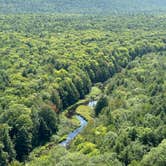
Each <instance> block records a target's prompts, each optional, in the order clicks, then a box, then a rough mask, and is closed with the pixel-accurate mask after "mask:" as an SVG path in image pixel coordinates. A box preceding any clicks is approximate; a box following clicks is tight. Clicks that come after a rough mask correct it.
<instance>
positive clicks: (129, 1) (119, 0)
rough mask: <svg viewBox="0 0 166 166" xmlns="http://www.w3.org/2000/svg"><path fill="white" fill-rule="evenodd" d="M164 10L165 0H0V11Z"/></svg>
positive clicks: (165, 9)
mask: <svg viewBox="0 0 166 166" xmlns="http://www.w3.org/2000/svg"><path fill="white" fill-rule="evenodd" d="M138 12H166V0H0V13H5V14H8V13H9V14H10V13H69V14H71V13H73V14H110V13H138Z"/></svg>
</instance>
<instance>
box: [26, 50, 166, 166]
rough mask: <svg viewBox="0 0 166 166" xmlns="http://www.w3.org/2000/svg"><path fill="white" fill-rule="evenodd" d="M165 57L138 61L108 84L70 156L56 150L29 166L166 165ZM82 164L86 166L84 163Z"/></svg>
mask: <svg viewBox="0 0 166 166" xmlns="http://www.w3.org/2000/svg"><path fill="white" fill-rule="evenodd" d="M165 70H166V52H159V53H150V54H146V55H144V56H143V57H137V58H136V59H135V60H134V61H132V62H130V63H129V64H128V65H127V67H126V69H123V70H122V72H120V73H118V74H116V75H115V76H113V77H112V78H111V79H110V80H109V81H107V83H106V86H105V88H104V93H103V94H102V95H101V97H100V99H99V101H98V104H97V105H96V108H95V109H94V113H93V112H92V114H91V116H92V117H93V118H94V121H93V123H90V124H89V126H88V127H87V128H86V129H85V130H84V132H83V133H82V134H81V135H80V136H78V137H77V138H76V139H75V140H74V141H73V143H72V145H71V147H70V151H66V150H64V149H63V148H61V147H57V146H55V147H54V148H53V149H52V150H51V151H49V152H47V153H46V154H45V153H43V154H42V155H41V156H40V157H39V158H36V157H35V155H34V154H31V160H32V161H31V162H30V163H29V164H28V165H30V166H36V165H50V166H53V165H55V164H56V165H57V166H61V165H66V166H67V165H68V166H73V165H74V166H75V165H77V166H79V165H87V166H93V165H94V166H96V165H97V166H101V165H104V166H106V165H110V166H112V165H115V166H122V165H130V166H164V165H165V164H166V158H165V157H166V139H165V138H166V115H165V114H166V112H165V108H166V93H165V92H166V82H165V80H166V72H165ZM85 163H86V164H85Z"/></svg>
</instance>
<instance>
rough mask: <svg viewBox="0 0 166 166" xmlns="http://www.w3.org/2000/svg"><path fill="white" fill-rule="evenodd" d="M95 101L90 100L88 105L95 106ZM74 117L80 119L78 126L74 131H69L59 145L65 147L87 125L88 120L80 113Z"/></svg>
mask: <svg viewBox="0 0 166 166" xmlns="http://www.w3.org/2000/svg"><path fill="white" fill-rule="evenodd" d="M96 103H97V101H91V102H89V104H88V106H90V107H92V108H93V107H95V105H96ZM76 118H77V119H78V120H79V121H80V127H78V128H77V129H75V130H74V131H72V132H70V133H69V134H68V136H67V138H66V140H64V141H63V142H61V143H60V144H59V145H61V146H64V147H67V146H68V145H69V144H70V143H71V141H72V140H73V139H74V138H75V137H76V136H77V135H78V134H79V133H80V132H81V131H82V130H83V129H84V128H85V127H86V126H87V124H88V122H87V121H86V120H85V119H84V118H83V117H82V116H80V115H76Z"/></svg>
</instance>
